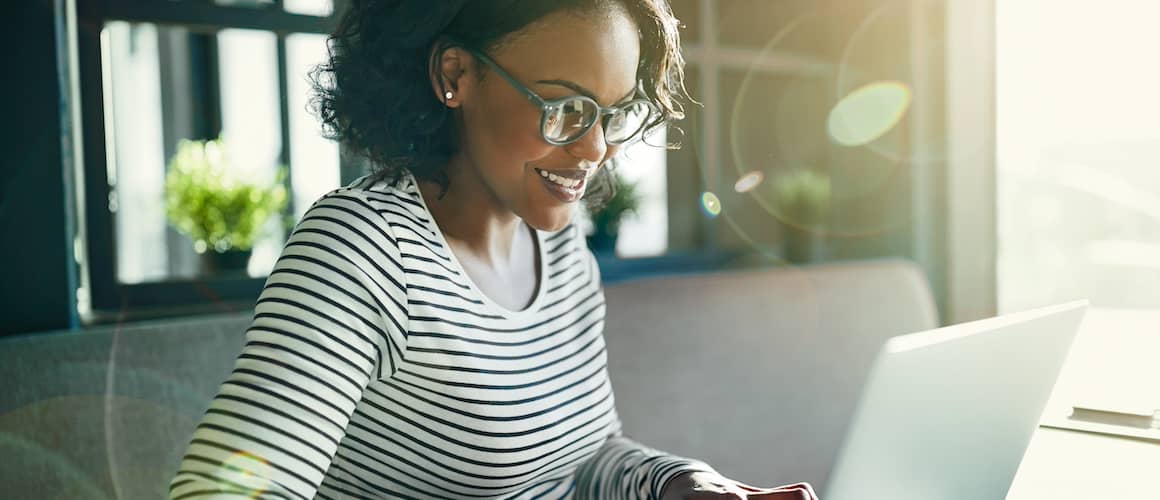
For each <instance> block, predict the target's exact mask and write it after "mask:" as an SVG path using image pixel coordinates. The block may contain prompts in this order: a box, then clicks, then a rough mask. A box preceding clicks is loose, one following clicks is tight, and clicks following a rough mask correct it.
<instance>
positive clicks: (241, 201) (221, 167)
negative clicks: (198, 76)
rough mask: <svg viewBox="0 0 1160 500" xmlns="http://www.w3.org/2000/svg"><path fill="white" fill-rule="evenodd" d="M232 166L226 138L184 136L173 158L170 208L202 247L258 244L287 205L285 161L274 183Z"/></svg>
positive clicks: (167, 190) (167, 181) (172, 215)
mask: <svg viewBox="0 0 1160 500" xmlns="http://www.w3.org/2000/svg"><path fill="white" fill-rule="evenodd" d="M230 167H231V165H230V163H229V156H228V154H227V151H226V148H225V146H224V145H223V144H222V141H221V140H220V139H218V140H213V141H182V142H181V144H179V145H178V148H177V154H176V155H174V157H173V159H171V160H170V161H169V172H168V174H166V177H165V208H166V211H165V212H166V215H167V216H168V218H169V222H170V223H171V224H173V226H174V227H176V228H177V230H178V231H180V232H182V233H184V234H186V235H187V236H189V237H190V238H191V239H193V243H194V249H195V250H197V252H198V253H205V252H206V251H209V250H212V251H215V252H228V251H231V250H234V251H246V250H250V249H252V248H253V247H254V241H255V240H257V239H258V238H260V237H261V236H262V230H263V228H264V227H265V225H266V222H267V221H269V220H270V218H271V217H274V216H277V215H278V214H279V213H281V212H282V210H283V209H285V207H286V202H287V194H286V188H285V186H284V185H283V183H282V181H283V180H284V179H285V175H286V169H285V168H284V167H282V168H279V169H278V173H277V175H276V176H275V177H276V178H275V180H274V181H273V183H271V184H270V185H260V184H257V183H251V182H245V181H243V180H242V179H239V178H237V176H236V175H235V174H234V172H235V171H236V169H231V168H230Z"/></svg>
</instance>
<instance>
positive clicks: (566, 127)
mask: <svg viewBox="0 0 1160 500" xmlns="http://www.w3.org/2000/svg"><path fill="white" fill-rule="evenodd" d="M597 113H599V110H598V109H597V107H596V103H594V102H592V101H590V100H588V99H583V98H579V97H577V98H572V99H565V100H563V101H561V102H558V103H556V104H555V105H553V106H552V108H551V109H549V110H548V111H547V112H546V114H545V116H544V128H543V132H544V138H545V139H548V140H549V141H555V142H567V141H571V140H574V139H576V138H578V137H580V136H582V135H584V133H585V132H587V131H588V129H590V128H592V125H593V124H594V123H596V115H597Z"/></svg>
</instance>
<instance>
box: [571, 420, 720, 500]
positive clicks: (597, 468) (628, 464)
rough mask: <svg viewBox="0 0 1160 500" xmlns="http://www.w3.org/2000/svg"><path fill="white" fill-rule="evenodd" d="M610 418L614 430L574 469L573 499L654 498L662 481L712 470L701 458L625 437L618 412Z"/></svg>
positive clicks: (626, 499) (665, 482)
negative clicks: (574, 489)
mask: <svg viewBox="0 0 1160 500" xmlns="http://www.w3.org/2000/svg"><path fill="white" fill-rule="evenodd" d="M614 412H615V410H614ZM614 418H615V423H614V428H615V429H617V431H616V432H615V433H614V434H613V435H612V436H609V438H608V440H607V441H605V442H604V445H603V446H601V447H600V450H598V451H597V452H596V455H594V456H593V457H592V458H590V459H589V460H588V461H587V462H585V463H584V464H583V465H581V466H580V468H579V469H577V471H576V494H575V498H576V499H577V500H581V499H612V500H621V499H623V500H629V499H633V500H637V499H648V500H655V499H658V498H660V496H661V492H662V491H664V487H665V485H666V484H667V483H668V482H669V481H671V480H672V479H673V478H675V477H677V476H680V475H681V474H684V473H687V472H710V473H713V474H716V471H714V470H713V468H712V467H710V466H709V465H708V464H706V463H704V462H701V461H699V460H693V459H688V458H683V457H678V456H675V455H670V454H668V453H665V452H663V451H660V450H655V449H652V448H649V447H647V446H644V445H642V444H640V443H637V442H636V441H633V440H632V439H629V438H628V437H625V436H624V434H623V433H621V432H620V430H619V429H620V418H619V416H616V415H615V413H614Z"/></svg>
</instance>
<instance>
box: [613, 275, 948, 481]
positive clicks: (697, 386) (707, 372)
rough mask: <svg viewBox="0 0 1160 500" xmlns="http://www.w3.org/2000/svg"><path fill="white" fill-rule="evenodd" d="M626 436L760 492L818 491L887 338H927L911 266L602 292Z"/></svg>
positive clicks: (929, 316)
mask: <svg viewBox="0 0 1160 500" xmlns="http://www.w3.org/2000/svg"><path fill="white" fill-rule="evenodd" d="M606 297H607V300H608V315H607V319H606V322H605V330H604V336H605V339H606V342H607V344H608V356H609V370H610V374H611V377H612V382H613V387H614V390H615V391H616V401H617V407H618V410H619V412H620V416H621V419H622V421H623V422H624V429H625V434H627V435H628V436H630V437H632V438H634V439H636V440H638V441H640V442H642V443H645V444H647V445H649V446H653V447H655V448H659V449H662V450H665V451H669V452H672V453H676V454H679V455H683V456H689V457H696V458H699V459H702V460H705V461H706V462H708V463H710V464H712V465H713V466H714V467H716V468H717V469H718V471H720V472H722V473H723V474H725V475H727V476H729V477H732V478H734V479H738V480H741V481H745V482H748V483H750V484H758V485H773V484H785V483H790V482H798V481H809V482H811V483H813V484H816V485H819V486H821V485H823V484H825V480H826V478H827V475H828V473H829V470H830V468H831V466H832V464H833V462H834V460H835V458H836V454H837V451H838V448H839V447H840V446H841V440H842V438H843V434H844V432H845V430H846V427H847V426H848V424H849V421H850V418H851V416H852V414H853V411H854V408H855V406H856V404H857V399H858V395H859V393H860V391H861V389H862V384H863V379H864V377H865V375H866V374H867V372H868V371H869V368H870V365H871V363H872V362H873V359H874V356H875V355H876V354H877V352H878V350H879V348H880V346H881V345H882V343H883V341H885V339H887V338H888V337H891V336H894V335H900V334H905V333H912V332H916V331H922V330H926V329H930V328H934V327H936V326H937V324H938V319H937V314H936V310H935V306H934V301H933V298H932V296H931V292H930V289H929V286H928V285H927V282H926V279H925V277H924V274H923V273H922V271H921V270H920V268H918V267H917V266H915V265H914V264H911V263H908V262H905V261H899V260H885V261H873V262H851V263H837V264H825V265H817V266H812V267H809V266H807V267H783V268H775V269H769V270H764V271H753V270H747V271H742V272H733V273H719V274H709V275H699V276H684V277H678V278H664V279H655V280H648V281H637V282H630V283H625V284H619V285H615V286H609V287H608V288H607V289H606Z"/></svg>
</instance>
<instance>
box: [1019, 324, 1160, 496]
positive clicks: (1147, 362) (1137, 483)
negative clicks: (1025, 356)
mask: <svg viewBox="0 0 1160 500" xmlns="http://www.w3.org/2000/svg"><path fill="white" fill-rule="evenodd" d="M1129 385H1134V386H1135V388H1136V389H1135V390H1139V389H1140V388H1143V389H1144V390H1146V391H1150V392H1151V393H1153V394H1157V395H1160V311H1151V310H1149V311H1144V310H1117V309H1092V310H1090V311H1089V312H1088V314H1087V317H1086V318H1085V319H1084V322H1083V325H1082V326H1081V327H1080V332H1079V336H1078V338H1077V339H1076V343H1075V346H1074V347H1073V348H1072V353H1071V356H1070V357H1069V358H1068V361H1067V363H1066V364H1065V365H1064V369H1063V373H1062V374H1061V375H1060V379H1059V383H1058V384H1057V385H1056V388H1055V391H1054V393H1053V395H1052V399H1051V402H1049V403H1048V409H1047V412H1046V413H1045V419H1044V420H1045V421H1053V420H1054V421H1058V418H1059V416H1060V415H1061V413H1060V412H1070V406H1071V402H1072V401H1074V400H1075V398H1076V397H1077V396H1078V395H1081V394H1092V391H1098V392H1100V393H1114V392H1116V391H1117V390H1119V389H1123V388H1125V387H1128V386H1129ZM1157 399H1160V398H1157ZM1066 414H1067V413H1062V415H1066ZM1081 499H1082V500H1092V499H1101V500H1102V499H1109V500H1136V499H1140V500H1160V443H1157V442H1151V441H1144V440H1132V439H1127V438H1119V437H1111V436H1104V435H1097V434H1089V433H1083V432H1077V431H1071V430H1062V429H1052V428H1045V427H1041V428H1040V429H1039V430H1038V431H1036V433H1035V436H1034V437H1033V438H1032V440H1031V446H1030V447H1029V448H1028V450H1027V453H1026V455H1024V457H1023V463H1022V464H1021V465H1020V467H1019V472H1018V473H1016V475H1015V482H1014V483H1013V484H1012V485H1011V490H1010V491H1009V492H1008V495H1007V500H1081Z"/></svg>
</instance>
